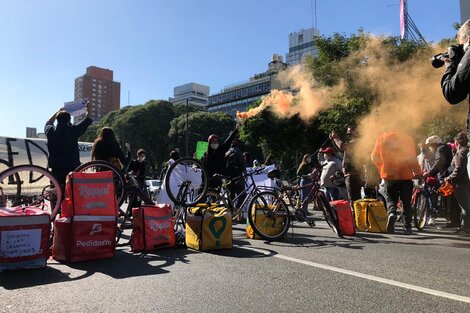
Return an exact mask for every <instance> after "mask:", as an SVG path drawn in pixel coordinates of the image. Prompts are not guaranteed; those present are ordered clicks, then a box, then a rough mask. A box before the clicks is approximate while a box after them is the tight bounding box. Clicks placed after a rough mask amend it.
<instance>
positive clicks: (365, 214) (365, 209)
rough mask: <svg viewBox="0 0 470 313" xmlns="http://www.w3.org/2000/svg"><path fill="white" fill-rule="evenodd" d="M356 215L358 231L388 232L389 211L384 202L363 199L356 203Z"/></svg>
mask: <svg viewBox="0 0 470 313" xmlns="http://www.w3.org/2000/svg"><path fill="white" fill-rule="evenodd" d="M354 215H355V222H356V228H357V230H358V231H367V232H371V233H386V232H387V210H386V209H385V205H384V204H383V202H382V201H380V200H377V199H361V200H357V201H355V202H354Z"/></svg>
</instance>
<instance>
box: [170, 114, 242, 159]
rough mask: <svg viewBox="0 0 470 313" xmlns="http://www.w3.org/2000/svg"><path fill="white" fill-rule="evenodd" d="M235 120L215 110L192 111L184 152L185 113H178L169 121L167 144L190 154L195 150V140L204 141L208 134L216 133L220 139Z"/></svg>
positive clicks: (226, 133)
mask: <svg viewBox="0 0 470 313" xmlns="http://www.w3.org/2000/svg"><path fill="white" fill-rule="evenodd" d="M235 124H236V122H235V120H234V119H233V118H232V117H231V116H230V115H228V114H226V113H222V112H217V113H208V112H193V113H191V114H189V116H188V125H189V127H188V147H189V151H188V152H187V153H186V151H185V149H186V115H185V114H183V115H180V116H179V117H177V118H175V119H174V120H173V121H172V122H171V128H170V130H169V132H168V137H169V143H170V144H169V146H170V149H171V148H179V150H180V151H181V152H182V153H181V155H182V156H183V155H186V154H187V155H189V156H192V155H193V154H194V152H195V151H196V150H195V149H196V143H197V141H206V140H207V138H208V137H209V135H211V134H217V135H219V136H220V137H221V138H222V139H223V138H226V137H227V136H228V134H229V133H230V132H231V131H232V130H233V129H234V128H235Z"/></svg>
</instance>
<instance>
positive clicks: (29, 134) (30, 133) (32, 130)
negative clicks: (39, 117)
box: [26, 127, 38, 138]
mask: <svg viewBox="0 0 470 313" xmlns="http://www.w3.org/2000/svg"><path fill="white" fill-rule="evenodd" d="M26 138H38V130H37V129H36V127H26Z"/></svg>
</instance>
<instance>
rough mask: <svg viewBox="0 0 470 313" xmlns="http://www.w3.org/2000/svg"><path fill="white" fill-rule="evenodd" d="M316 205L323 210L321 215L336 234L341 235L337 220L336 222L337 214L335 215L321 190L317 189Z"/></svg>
mask: <svg viewBox="0 0 470 313" xmlns="http://www.w3.org/2000/svg"><path fill="white" fill-rule="evenodd" d="M315 197H316V199H317V202H318V206H319V207H320V209H321V210H322V212H323V216H324V217H325V220H326V222H327V223H328V226H330V227H331V229H333V231H334V232H335V234H336V235H338V237H342V236H343V234H341V232H340V230H339V222H338V216H337V215H336V211H335V210H334V209H333V208H332V207H331V205H330V203H329V202H328V200H327V199H326V196H325V194H324V193H323V192H322V191H318V192H317V193H316V195H315Z"/></svg>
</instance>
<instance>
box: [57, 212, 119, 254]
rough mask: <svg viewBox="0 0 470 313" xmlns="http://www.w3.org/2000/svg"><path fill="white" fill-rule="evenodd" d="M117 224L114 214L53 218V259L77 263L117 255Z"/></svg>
mask: <svg viewBox="0 0 470 313" xmlns="http://www.w3.org/2000/svg"><path fill="white" fill-rule="evenodd" d="M116 225H117V219H116V217H115V216H90V215H78V216H73V217H60V218H57V219H56V220H55V221H54V239H53V245H52V256H53V258H54V259H55V260H58V261H63V262H69V263H75V262H81V261H92V260H98V259H105V258H112V257H114V255H115V250H116V230H117V226H116Z"/></svg>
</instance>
